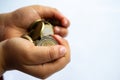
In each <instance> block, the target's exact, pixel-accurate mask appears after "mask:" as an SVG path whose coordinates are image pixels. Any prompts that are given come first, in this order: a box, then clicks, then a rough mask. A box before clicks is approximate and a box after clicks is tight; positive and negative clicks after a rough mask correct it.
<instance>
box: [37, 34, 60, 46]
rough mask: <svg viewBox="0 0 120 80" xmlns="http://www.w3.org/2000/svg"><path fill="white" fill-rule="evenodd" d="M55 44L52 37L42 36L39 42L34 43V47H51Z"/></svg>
mask: <svg viewBox="0 0 120 80" xmlns="http://www.w3.org/2000/svg"><path fill="white" fill-rule="evenodd" d="M57 44H58V42H57V41H56V40H55V39H54V38H53V37H52V36H44V37H42V38H41V40H36V41H35V45H36V46H53V45H57Z"/></svg>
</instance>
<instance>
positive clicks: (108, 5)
mask: <svg viewBox="0 0 120 80" xmlns="http://www.w3.org/2000/svg"><path fill="white" fill-rule="evenodd" d="M33 4H41V5H46V6H51V7H55V8H57V9H58V10H60V11H61V12H62V13H63V14H64V15H65V16H66V17H68V18H69V19H70V21H71V26H70V28H69V35H68V37H67V38H66V39H67V40H68V41H69V43H70V46H71V62H70V64H69V65H68V66H67V67H66V68H64V69H63V70H62V71H60V72H57V73H55V74H54V75H52V76H51V77H49V78H48V79H46V80H120V0H1V1H0V13H4V12H10V11H13V10H15V9H17V8H20V7H23V6H27V5H33ZM4 77H5V80H39V79H37V78H34V77H32V76H29V75H26V74H24V73H21V72H18V71H9V72H7V73H5V75H4Z"/></svg>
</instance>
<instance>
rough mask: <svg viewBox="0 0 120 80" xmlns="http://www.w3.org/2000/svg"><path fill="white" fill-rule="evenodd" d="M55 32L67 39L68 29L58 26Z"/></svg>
mask: <svg viewBox="0 0 120 80" xmlns="http://www.w3.org/2000/svg"><path fill="white" fill-rule="evenodd" d="M54 32H55V34H58V35H60V36H62V37H66V36H67V34H68V29H67V28H63V27H58V26H56V27H54Z"/></svg>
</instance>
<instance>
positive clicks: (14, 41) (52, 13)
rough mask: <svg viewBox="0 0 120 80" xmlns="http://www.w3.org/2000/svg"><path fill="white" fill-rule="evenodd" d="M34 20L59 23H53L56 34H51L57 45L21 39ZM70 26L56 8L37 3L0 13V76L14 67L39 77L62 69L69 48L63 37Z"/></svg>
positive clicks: (66, 61)
mask: <svg viewBox="0 0 120 80" xmlns="http://www.w3.org/2000/svg"><path fill="white" fill-rule="evenodd" d="M37 19H52V20H57V21H59V22H60V25H57V24H56V25H55V27H54V32H55V34H56V35H53V37H54V38H55V39H56V40H57V41H58V42H59V45H55V46H50V47H45V46H35V45H34V44H33V43H31V42H30V41H28V40H25V39H23V38H20V36H21V35H23V34H25V33H27V29H28V28H29V26H30V24H31V23H32V22H34V21H35V20H37ZM69 25H70V22H69V20H68V19H67V18H65V17H64V16H63V15H62V14H61V13H60V12H59V11H58V10H56V9H55V8H50V7H46V6H40V5H33V6H28V7H23V8H20V9H18V10H16V11H14V12H11V13H6V14H0V41H1V42H0V75H1V74H2V73H4V72H5V71H7V70H12V69H17V70H20V71H22V72H25V73H28V74H30V75H33V76H35V77H38V78H47V77H48V76H50V75H52V74H53V73H55V72H57V71H59V70H61V69H62V68H64V67H65V66H66V64H68V62H69V61H70V48H69V44H68V42H67V41H66V40H65V39H63V38H62V37H65V36H66V35H67V33H68V31H67V28H68V26H69Z"/></svg>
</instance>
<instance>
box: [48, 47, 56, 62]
mask: <svg viewBox="0 0 120 80" xmlns="http://www.w3.org/2000/svg"><path fill="white" fill-rule="evenodd" d="M55 52H56V50H55V47H52V46H51V47H50V48H49V50H48V54H49V58H50V60H54V59H55V57H56V56H55V54H54V53H55Z"/></svg>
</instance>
